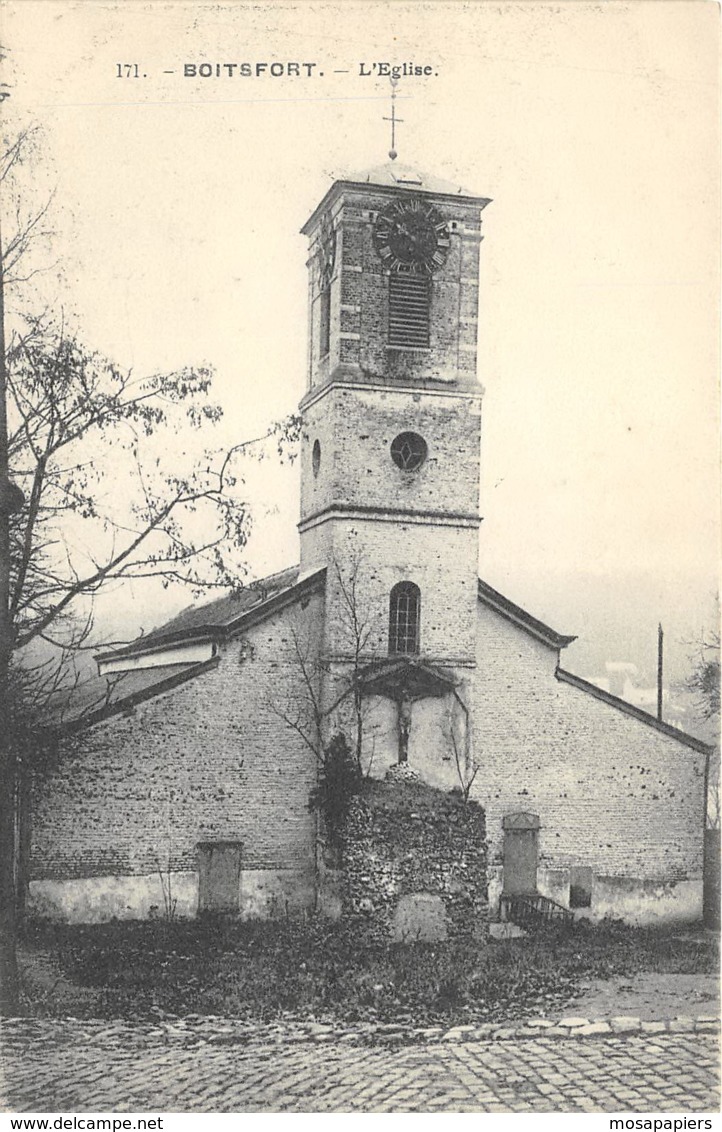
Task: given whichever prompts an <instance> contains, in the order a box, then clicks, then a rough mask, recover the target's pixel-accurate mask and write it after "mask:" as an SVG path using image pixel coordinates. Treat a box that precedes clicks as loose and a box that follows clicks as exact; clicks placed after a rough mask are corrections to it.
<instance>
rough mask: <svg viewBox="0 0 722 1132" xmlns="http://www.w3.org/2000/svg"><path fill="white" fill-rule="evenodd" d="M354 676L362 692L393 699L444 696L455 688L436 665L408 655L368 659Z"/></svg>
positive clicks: (399, 701) (410, 699) (451, 681)
mask: <svg viewBox="0 0 722 1132" xmlns="http://www.w3.org/2000/svg"><path fill="white" fill-rule="evenodd" d="M356 680H357V682H358V684H359V685H360V686H361V687H362V689H363V691H364V692H365V693H366V695H369V696H385V697H386V698H387V699H389V700H395V701H396V702H397V703H401V701H404V700H405V701H407V702H408V701H412V700H422V699H426V697H428V696H445V695H447V694H448V693H450V692H453V691H454V689H455V684H454V681H453V680H451V679H450V678H449V677H448V676H445V675H444V673H443V672H441V671H440V670H439V669H438V668H434V667H433V666H432V665H430V664H425V663H424V662H423V661H420V660H414V659H413V658H412V657H408V656H401V657H391V658H389V659H388V660H378V661H372V663H371V664H368V665H367V666H366V667H365V668H363V669H362V670H361V671H360V672H359V673H358V674H357V677H356Z"/></svg>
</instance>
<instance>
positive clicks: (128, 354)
mask: <svg viewBox="0 0 722 1132" xmlns="http://www.w3.org/2000/svg"><path fill="white" fill-rule="evenodd" d="M1 19H2V24H1V27H2V42H3V44H5V45H7V46H8V47H9V48H10V53H11V54H10V62H9V64H8V65H7V66H6V75H5V77H6V81H8V82H10V84H11V87H12V98H11V100H10V101H9V102H8V103H6V104H5V105H4V112H5V114H6V124H7V125H8V126H14V125H15V124H17V125H24V124H27V123H32V122H38V123H40V124H42V126H43V127H44V132H45V138H46V143H45V153H44V156H43V162H44V169H45V172H44V174H43V175H44V176H48V177H49V178H50V179H51V180H53V181H54V182H55V183H57V194H56V203H55V209H56V212H55V221H56V228H57V232H58V237H57V243H56V249H55V251H56V254H57V255H58V256H59V257H60V258H61V260H62V262H63V272H64V278H63V282H62V283H61V284H58V285H57V287H58V290H57V293H56V295H55V298H56V299H57V300H58V301H59V300H61V299H62V302H63V304H64V305H65V306H66V308H67V309H70V310H72V311H74V312H75V315H76V317H77V320H78V323H79V325H80V326H81V327H82V334H83V337H84V339H85V341H86V342H87V343H88V344H89V345H91V346H92V347H94V348H96V349H99V350H101V351H102V352H104V353H106V354H107V355H109V356H110V357H112V358H113V359H114V360H115V361H117V362H118V363H120V364H122V365H127V366H130V365H132V366H134V367H135V369H136V371H138V372H144V371H146V370H147V371H152V370H155V369H157V368H159V367H163V368H169V367H176V366H181V365H186V364H190V363H197V362H210V363H212V364H213V365H214V366H215V368H216V370H217V383H216V397H217V398H218V399H219V400H220V401H221V402H222V403H223V405H224V408H225V422H224V426H223V428H224V430H225V433H224V438H227V439H231V440H234V441H235V440H241V439H244V438H246V437H248V436H251V435H254V434H255V433H256V432H257V431H258V430H259V429H262V428H263V427H264V426H265V425H266V424H268V423H269V422H271V421H273V420H275V419H278V418H279V417H283V416H285V415H287V414H288V413H289V412H291V411H293V409H294V408H295V406H296V404H297V402H298V400H299V398H300V396H301V395H302V392H303V390H304V386H305V363H306V279H305V276H306V267H305V260H306V249H305V240H304V238H303V237H301V236H300V235H299V228H300V227H301V225H302V224H303V222H304V221H305V220H306V218H307V217H308V215H309V214H310V212H311V211H312V209H313V208H314V206H315V204H316V203H317V202H318V200H319V199H320V198H321V196H322V195H323V193H324V192H325V191H326V189H327V188H328V187H329V185H330V183H331V182H332V180H333V179H334V177H336V176H340V175H344V174H347V173H348V172H349V171H354V170H359V169H365V168H368V167H370V166H374V165H378V164H381V163H382V162H383V161H384V160H385V159H386V150H387V149H388V145H389V139H388V126H387V124H386V123H385V122H384V121H383V116H384V115H385V114H387V113H388V80H386V79H383V78H378V77H373V76H371V77H363V76H362V75H361V74H360V70H361V67H360V64H362V63H363V64H365V69H366V70H369V69H370V68H371V64H373V63H375V62H384V61H388V62H392V63H393V62H398V63H402V62H404V61H407V62H412V63H414V64H417V65H420V66H425V65H429V66H431V67H432V70H433V73H432V75H430V76H428V77H421V78H418V77H415V78H410V79H407V80H402V81H401V84H400V86H399V113H400V115H401V117H402V118H403V119H404V121H403V124H402V125H401V126H400V127H399V135H398V139H397V148H398V150H399V154H400V160H402V161H403V162H404V163H409V164H412V165H417V166H418V167H420V168H422V169H425V170H429V171H431V172H433V173H435V174H437V175H439V176H442V177H446V178H449V179H452V180H456V181H457V182H459V183H461V184H463V185H464V186H466V187H468V189H469V190H470V191H472V192H475V193H478V194H480V195H484V196H488V197H491V198H492V199H493V203H492V204H491V205H489V207H488V208H487V209H486V210H485V212H484V214H483V231H484V235H485V240H484V243H483V245H482V278H481V302H480V351H479V366H480V379H481V381H482V384H483V386H484V388H485V390H486V395H485V400H484V417H483V449H482V474H483V483H482V514H483V516H484V522H483V524H482V533H481V541H480V573H481V575H482V576H483V577H484V578H485V579H486V580H487V581H489V582H490V583H491V584H492V585H494V586H496V587H497V588H500V589H502V590H503V591H504V592H505V593H507V594H508V596H509V597H511V598H512V599H514V600H516V601H519V602H521V603H522V604H527V606H528V607H529V608H530V610H531V612H533V613H535V614H536V615H537V616H540V617H542V618H545V619H547V620H549V621H551V623H552V624H553V625H554V627H555V628H556V629H558V630H559V631H562V632H571V633H577V634H579V635H580V636H581V638H582V641H581V642H580V644H577V645H574V646H572V649H571V650H570V652H569V655H568V658H567V664H568V665H569V666H570V667H576V670H577V671H580V672H586V674H593V671H594V669H595V666H596V667H598V666H599V665H600V664H601V663H603V660H604V659H605V658H607V659H614V660H631V661H635V662H636V663H638V664H640V666H642V667H643V668H644V667H645V666H646V665H647V664H648V662H649V661H651V659H652V658H653V655H654V647H655V634H656V623H657V621H658V620H660V619H661V620H662V621H663V622H664V623H665V627H666V629H667V633H668V640H669V642H670V648H671V649H672V658H673V662H674V663H675V664H677V665H678V666H679V665H681V664H682V661H683V657H684V649H685V646H684V645H683V642H684V641H685V640H689V639H692V638H693V637H694V636H695V635H697V634H698V633H699V632H700V631H701V629H702V627H703V626H704V625H705V624H707V625H710V624H711V622H712V618H713V617H714V612H713V601H712V598H713V594H714V591H715V588H716V577H717V553H718V519H717V517H718V503H717V498H718V497H717V480H718V470H717V469H718V431H719V424H718V392H717V390H718V385H717V369H718V344H719V325H718V305H719V298H718V296H719V277H718V267H719V265H718V247H719V230H718V212H719V198H718V166H717V153H718V137H717V129H718V125H717V40H718V28H717V24H718V11H717V7H716V5H714V4H711V3H710V4H707V3H696V2H694V0H692V2H680V3H674V2H666V3H663V4H660V3H651V2H650V3H639V2H636V3H631V4H626V3H608V4H604V5H600V4H589V5H587V4H585V3H578V2H575V3H568V4H563V3H555V4H549V5H547V4H543V3H534V4H492V3H488V4H485V3H478V4H474V5H465V4H461V3H458V4H456V3H449V4H433V3H431V4H421V3H414V4H411V5H407V4H404V3H393V4H386V3H381V4H373V3H356V4H354V3H346V2H344V3H343V4H338V5H334V4H323V3H319V4H311V3H300V4H279V3H274V4H272V5H271V4H269V5H264V4H253V5H247V4H242V3H230V4H229V3H226V4H224V3H213V4H209V5H204V4H199V3H193V4H190V3H189V4H182V3H177V2H171V3H152V4H147V3H141V2H132V0H131V2H128V0H125V2H123V3H118V4H107V3H75V4H74V3H70V2H68V0H59V2H54V0H43V2H41V3H33V2H32V0H22V2H20V0H5V2H4V4H3V7H2V16H1ZM274 61H276V62H277V61H281V62H284V63H286V62H298V63H315V64H316V66H315V68H314V73H313V75H312V77H305V76H303V75H302V76H301V77H298V78H295V77H278V78H275V77H272V76H271V75H270V74H269V73H268V72H265V73H264V74H263V75H261V76H259V77H240V76H238V74H234V75H233V76H226V75H224V76H223V77H219V78H216V77H210V78H202V79H193V78H186V77H184V75H183V69H184V64H186V63H195V64H200V63H203V62H210V63H212V64H215V63H228V62H235V63H241V62H249V63H251V64H252V65H253V66H255V64H256V63H259V62H261V63H262V62H267V63H271V62H274ZM118 63H121V64H123V63H130V64H134V63H138V68H139V74H140V75H141V77H140V78H138V79H135V78H133V77H131V78H118V77H116V76H117V64H118ZM301 69H302V71H303V68H301ZM166 71H172V72H173V73H172V74H166V73H164V72H166ZM336 71H348V73H343V74H337V73H334V72H336ZM143 76H146V77H143ZM219 439H221V438H220V437H219ZM296 477H297V472H296V470H295V469H280V470H278V469H276V468H274V467H272V466H271V465H270V464H264V465H262V466H261V468H260V469H259V472H258V473H257V474H255V475H254V476H253V477H252V484H251V490H252V492H253V497H254V502H255V515H256V534H255V536H254V538H253V539H252V542H251V544H250V546H249V555H250V564H251V567H252V569H253V572H254V573H255V574H259V575H260V574H263V573H264V572H267V571H271V570H275V569H280V568H282V567H283V566H285V565H287V564H289V563H291V562H294V561H297V560H298V549H297V535H296V531H295V521H296V517H297V515H296V512H297V505H298V504H297V482H296ZM167 601H168V603H169V610H170V611H171V612H172V611H173V610H174V609H175V608H176V607H177V606H178V604H179V603H182V601H183V598H182V596H179V595H177V594H175V595H174V594H171V595H168V597H167ZM121 608H122V609H123V611H124V616H127V619H128V622H129V624H130V625H131V626H132V628H133V630H135V628H136V627H137V626H139V625H140V624H143V625H144V626H145V627H146V628H148V627H150V626H151V624H153V623H155V622H157V621H158V620H162V619H163V617H162V610H161V607H160V605H159V602H158V595H157V594H155V593H151V592H150V591H148V590H146V591H141V590H139V589H138V588H136V589H134V590H133V592H132V593H130V592H125V595H124V598H123V599H122V601H121V603H120V605H119V601H118V598H117V596H116V599H115V601H114V612H115V615H116V616H117V612H118V610H119V609H121ZM108 617H109V618H110V612H109V611H108ZM574 661H576V664H575V663H573V662H574Z"/></svg>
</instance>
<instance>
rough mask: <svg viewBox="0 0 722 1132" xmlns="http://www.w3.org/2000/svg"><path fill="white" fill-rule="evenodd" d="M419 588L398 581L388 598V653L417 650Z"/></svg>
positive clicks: (419, 608)
mask: <svg viewBox="0 0 722 1132" xmlns="http://www.w3.org/2000/svg"><path fill="white" fill-rule="evenodd" d="M420 619H421V590H420V589H419V587H418V586H416V585H414V583H413V582H399V583H398V584H397V585H395V586H394V588H393V589H392V591H391V597H390V600H389V653H390V654H391V655H392V656H394V655H398V654H399V653H401V654H405V655H408V654H410V653H411V654H414V653H418V651H419V627H420Z"/></svg>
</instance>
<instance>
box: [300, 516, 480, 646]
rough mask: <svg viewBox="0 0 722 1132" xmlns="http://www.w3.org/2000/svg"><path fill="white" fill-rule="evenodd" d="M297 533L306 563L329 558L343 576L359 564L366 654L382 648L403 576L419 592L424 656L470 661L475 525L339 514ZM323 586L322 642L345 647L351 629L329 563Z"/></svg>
mask: <svg viewBox="0 0 722 1132" xmlns="http://www.w3.org/2000/svg"><path fill="white" fill-rule="evenodd" d="M303 537H304V539H305V540H306V550H307V552H308V559H307V563H308V565H310V563H311V562H317V563H319V564H320V563H322V562H331V563H333V562H334V560H335V561H336V562H337V563H338V564H339V568H340V569H341V570H342V572H343V574H344V577H348V576H349V572H350V571H351V570H353V568H354V564H355V563H358V564H359V566H358V576H359V582H360V585H359V597H358V605H359V609H360V610H361V612H362V613H363V615H364V616H365V617H367V618H368V621H369V626H370V629H371V633H370V636H369V641H368V646H367V650H366V651H367V652H368V653H369V654H371V653H375V654H377V655H382V656H383V655H387V654H388V624H389V622H388V617H389V594H390V591H391V589H392V587H393V586H394V585H395V584H396V583H397V582H399V581H403V580H408V581H413V582H415V583H416V584H417V585H418V586H419V588H420V590H421V652H422V654H423V655H424V656H426V657H428V658H431V659H434V660H435V662H438V663H444V662H445V661H447V660H449V659H450V658H451V659H461V660H464V661H467V662H468V663H473V662H474V647H475V634H474V616H475V605H476V600H477V599H476V590H477V585H476V570H475V565H476V549H477V531H476V529H475V528H463V527H461V528H459V527H443V526H432V525H430V524H414V523H405V522H403V521H400V522H389V523H384V522H380V521H376V520H371V521H363V520H352V519H348V520H340V519H339V520H333V521H332V522H329V523H325V524H323V525H321V526H318V527H315V528H313V529H312V530H310V531H308V532H307V533H306V534H305V535H304V536H303ZM326 584H327V587H328V593H329V605H328V620H327V635H326V645H325V647H326V649H327V651H328V652H331V653H337V652H344V651H346V652H348V648H349V635H348V630H347V628H346V627H345V625H344V623H343V617H342V608H343V606H342V603H341V602H340V600H339V599H338V597H337V590H338V579H337V578H336V576H335V569H334V568H333V567H330V568H329V571H328V575H327V583H326Z"/></svg>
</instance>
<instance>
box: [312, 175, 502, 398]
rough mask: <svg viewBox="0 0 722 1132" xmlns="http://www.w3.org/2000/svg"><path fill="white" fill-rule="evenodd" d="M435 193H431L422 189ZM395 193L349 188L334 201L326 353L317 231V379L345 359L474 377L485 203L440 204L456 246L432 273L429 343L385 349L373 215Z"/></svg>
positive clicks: (372, 371) (409, 373)
mask: <svg viewBox="0 0 722 1132" xmlns="http://www.w3.org/2000/svg"><path fill="white" fill-rule="evenodd" d="M424 197H425V198H428V199H430V200H432V201H433V200H434V198H433V194H424ZM393 198H394V194H393V193H392V192H388V191H385V190H384V189H383V188H382V187H379V186H376V185H371V184H370V185H369V186H368V188H366V189H363V190H359V189H348V188H344V189H343V190H342V191H341V195H340V196H339V197H338V198H337V200H336V201H335V203H334V204H333V206H332V212H333V215H334V218H335V223H336V226H337V243H336V262H335V273H334V277H333V279H332V282H331V342H330V351H329V355H328V357H326V358H323V357H321V355H320V350H319V344H320V337H319V329H318V327H319V317H318V311H317V307H318V294H319V285H320V279H319V275H318V272H317V270H316V265H315V262H314V256H315V252H316V242H315V240H316V234H315V233H311V240H310V247H309V253H310V258H309V264H310V270H311V291H310V311H311V312H312V313H311V314H310V322H311V327H310V334H309V339H310V350H309V366H310V380H311V385H313V386H316V385H318V384H320V383H322V382H324V381H325V380H327V379H328V377H329V375H330V374H332V373H333V371H334V370H335V369H336V367H337V366H338V365H339V364H341V365H347V366H353V367H358V368H359V369H360V370H361V371H363V372H364V373H366V374H368V375H372V376H375V377H379V378H380V377H384V378H387V377H391V378H392V379H402V380H406V379H408V378H409V377H414V378H417V379H418V378H424V379H429V380H438V379H442V380H457V381H461V382H463V383H466V384H469V385H474V384H475V383H476V341H477V318H478V314H477V310H478V299H479V291H478V276H479V243H480V239H481V234H480V221H479V207H478V205H473V204H469V203H468V202H466V203H465V202H464V201H463V200H454V199H451V200H446V199H443V198H441V199H439V200H437V201H435V202H434V203H435V204H436V206H437V207H438V209H439V211H440V212H441V214H442V215H443V217H444V218H445V219H446V220H447V222H448V223H449V226H450V239H451V246H450V248H449V252H448V256H447V260H446V263H445V264H444V266H443V267H442V268H441V269H440V270H439V271H438V272H437V273H435V274H434V276H433V280H432V298H431V327H430V328H431V343H430V344H431V348H430V350H428V351H411V352H405V351H398V350H388V349H387V324H388V277H387V274H386V273H385V269H384V267H383V264H382V262H381V260H380V259H379V257H378V255H377V254H376V251H375V249H374V246H373V228H374V221H373V219H372V216H373V214H374V213H377V212H379V211H381V210H383V209H384V207H385V206H386V205H387V204H388V202H389V201H390V200H391V199H393Z"/></svg>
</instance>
